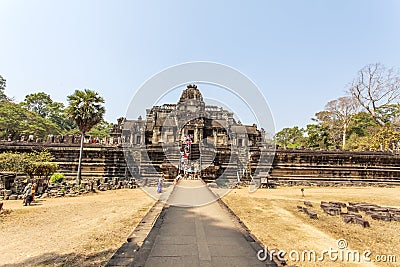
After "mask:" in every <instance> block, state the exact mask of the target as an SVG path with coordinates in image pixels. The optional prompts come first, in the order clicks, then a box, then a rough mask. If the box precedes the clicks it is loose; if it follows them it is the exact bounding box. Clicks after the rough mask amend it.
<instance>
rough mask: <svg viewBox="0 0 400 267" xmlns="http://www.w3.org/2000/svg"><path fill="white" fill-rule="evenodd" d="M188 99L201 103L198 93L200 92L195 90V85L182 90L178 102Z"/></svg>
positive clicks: (201, 97) (201, 99) (201, 98)
mask: <svg viewBox="0 0 400 267" xmlns="http://www.w3.org/2000/svg"><path fill="white" fill-rule="evenodd" d="M189 99H195V100H198V101H202V102H203V96H202V95H201V93H200V90H199V89H197V85H195V84H189V85H188V86H187V88H186V89H185V90H183V92H182V95H181V98H180V99H179V102H185V101H187V100H189Z"/></svg>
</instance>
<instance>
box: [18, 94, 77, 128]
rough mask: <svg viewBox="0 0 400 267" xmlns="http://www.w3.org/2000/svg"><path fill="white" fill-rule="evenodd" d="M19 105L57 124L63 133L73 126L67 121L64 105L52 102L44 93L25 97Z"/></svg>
mask: <svg viewBox="0 0 400 267" xmlns="http://www.w3.org/2000/svg"><path fill="white" fill-rule="evenodd" d="M20 105H21V106H22V107H24V108H26V109H28V110H29V111H32V112H35V113H37V114H38V115H39V116H41V117H42V118H46V119H48V120H50V121H51V122H53V123H55V124H57V125H58V126H59V128H60V129H61V130H62V131H63V132H65V131H69V130H71V129H72V128H74V126H75V125H74V124H73V123H72V122H71V121H69V120H68V117H67V115H66V114H65V108H64V104H63V103H60V102H55V101H53V100H52V99H51V97H50V95H48V94H46V93H44V92H39V93H34V94H29V95H27V96H25V99H24V101H23V102H21V103H20Z"/></svg>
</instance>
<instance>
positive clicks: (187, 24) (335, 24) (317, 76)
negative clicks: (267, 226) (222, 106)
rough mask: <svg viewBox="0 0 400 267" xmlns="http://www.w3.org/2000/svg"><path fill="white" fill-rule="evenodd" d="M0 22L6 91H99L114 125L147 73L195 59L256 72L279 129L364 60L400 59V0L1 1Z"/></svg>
mask: <svg viewBox="0 0 400 267" xmlns="http://www.w3.org/2000/svg"><path fill="white" fill-rule="evenodd" d="M200 2H201V3H200ZM0 25H1V37H0V74H1V75H2V76H3V77H5V78H6V79H7V84H8V86H7V90H6V93H7V94H8V95H9V96H13V97H15V100H16V101H21V100H23V98H24V96H25V95H27V94H29V93H32V92H39V91H44V92H46V93H48V94H50V95H51V97H52V98H53V99H54V100H56V101H61V102H64V103H66V96H67V95H69V94H71V93H73V91H74V90H75V89H83V88H90V89H94V90H96V91H98V92H99V93H100V95H102V96H104V98H105V99H106V108H107V113H106V119H107V120H109V121H115V120H116V119H117V118H118V117H120V116H124V114H125V112H126V109H127V106H128V105H129V102H130V100H131V98H132V96H133V94H134V92H135V91H136V90H137V88H139V86H140V85H141V84H142V83H143V82H144V81H145V80H146V79H148V78H149V77H150V76H152V75H153V74H155V73H157V72H159V71H161V70H162V69H164V68H166V67H169V66H171V65H175V64H179V63H183V62H188V61H215V62H219V63H223V64H227V65H230V66H232V67H234V68H236V69H238V70H240V71H242V72H243V73H244V74H246V75H247V76H249V77H250V78H251V79H252V80H253V81H255V83H256V84H257V85H258V86H259V87H260V88H261V90H262V92H263V93H264V95H265V96H266V98H267V100H268V102H269V104H270V107H271V110H272V113H273V114H274V118H275V124H276V128H277V129H278V130H280V129H282V128H283V127H289V126H293V125H300V126H305V125H306V124H308V123H310V122H311V121H310V118H311V117H312V116H313V115H314V114H315V113H316V112H318V111H320V110H322V109H323V107H324V105H325V104H326V103H327V102H328V101H329V100H332V99H335V98H337V97H340V96H342V95H344V94H345V90H346V85H347V84H348V83H349V82H350V81H351V80H352V79H353V78H354V77H355V76H356V73H357V71H358V70H359V69H360V68H362V67H363V66H364V65H366V64H369V63H375V62H380V63H382V64H384V65H386V66H394V67H399V66H400V51H399V47H400V1H378V0H377V1H366V0H359V1H351V0H342V1H338V0H335V1H247V2H246V1H232V0H230V1H161V0H160V1H140V2H139V1H128V0H127V1H100V0H95V1H88V0H86V1H82V0H79V1H71V0H68V1H66V0H65V1H54V0H50V1H45V0H42V1H38V0H37V1H35V0H30V1H20V0H0ZM172 102H174V101H172Z"/></svg>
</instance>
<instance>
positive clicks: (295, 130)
mask: <svg viewBox="0 0 400 267" xmlns="http://www.w3.org/2000/svg"><path fill="white" fill-rule="evenodd" d="M303 132H304V131H303V129H299V127H298V126H295V127H292V128H283V129H282V130H281V131H280V132H278V133H276V134H275V137H274V139H275V142H276V143H277V145H279V146H282V147H284V148H286V147H289V148H297V147H300V146H302V145H304V135H303Z"/></svg>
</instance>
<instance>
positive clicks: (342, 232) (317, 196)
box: [223, 187, 400, 266]
mask: <svg viewBox="0 0 400 267" xmlns="http://www.w3.org/2000/svg"><path fill="white" fill-rule="evenodd" d="M303 188H304V189H305V191H304V192H305V197H302V195H301V191H300V187H281V188H278V189H259V190H257V191H256V192H254V193H249V192H248V189H235V190H233V191H232V192H230V193H229V194H228V195H227V196H225V197H224V198H223V201H224V202H225V203H227V204H228V206H229V207H230V208H231V209H232V210H233V211H234V212H235V213H236V215H238V216H239V217H240V218H241V220H242V221H243V222H244V223H245V224H246V225H247V227H248V228H249V229H250V230H251V232H252V233H253V234H254V235H255V236H256V237H257V238H258V239H260V241H261V242H262V243H263V244H264V245H266V246H267V247H268V248H278V249H280V250H284V251H286V252H290V251H291V250H296V251H299V252H302V251H303V250H315V251H316V252H317V254H318V255H321V252H322V251H323V250H329V249H330V248H332V249H336V250H339V249H338V246H337V240H339V239H345V240H346V241H347V244H348V247H347V249H346V250H358V251H359V252H360V253H361V255H362V253H363V252H364V251H365V250H370V251H371V252H372V254H371V256H370V258H371V259H372V260H373V261H374V262H371V263H366V262H361V263H360V264H358V263H357V264H354V263H352V260H350V261H341V260H340V259H338V260H336V261H332V260H329V257H325V259H326V260H325V261H324V262H322V263H321V262H319V263H318V262H317V263H315V262H314V261H308V260H306V261H291V260H290V258H289V257H288V255H287V254H286V256H285V258H287V259H289V261H288V263H289V264H293V265H296V266H400V245H399V240H400V222H396V221H392V222H384V221H375V220H372V219H371V217H370V216H367V215H365V213H363V212H361V214H362V215H363V218H365V219H367V220H368V221H369V222H370V224H371V227H370V228H362V227H361V226H360V225H356V224H346V223H344V222H343V221H342V220H341V218H340V216H329V215H327V214H325V213H324V212H323V210H322V209H321V208H320V207H319V204H320V202H321V201H341V202H349V201H351V202H369V203H374V204H378V205H381V206H390V207H397V208H399V207H400V188H399V187H397V188H376V187H362V188H354V187H347V188H346V187H342V188H329V187H326V188H322V187H303ZM305 200H307V201H310V202H312V204H313V207H312V208H311V210H313V211H316V212H317V213H318V217H319V219H318V220H313V219H310V218H309V217H308V216H307V215H306V214H304V213H303V212H298V211H297V208H296V206H297V205H303V202H304V201H305ZM303 206H304V205H303ZM339 251H340V250H339ZM344 251H345V250H344ZM378 255H383V256H392V255H394V256H396V261H397V263H395V262H378V261H377V260H379V259H375V256H378ZM293 257H294V258H296V255H295V254H293ZM386 261H388V260H386ZM392 261H393V260H392Z"/></svg>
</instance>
